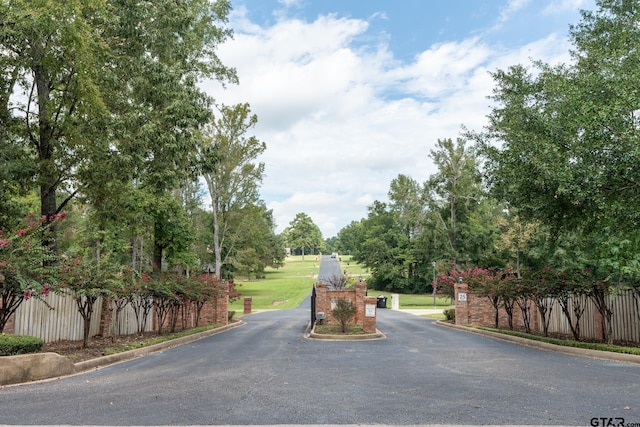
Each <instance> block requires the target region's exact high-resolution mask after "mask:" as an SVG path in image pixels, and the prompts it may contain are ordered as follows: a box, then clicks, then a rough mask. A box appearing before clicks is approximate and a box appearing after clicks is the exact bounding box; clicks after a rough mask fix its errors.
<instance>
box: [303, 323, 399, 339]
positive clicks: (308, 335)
mask: <svg viewBox="0 0 640 427" xmlns="http://www.w3.org/2000/svg"><path fill="white" fill-rule="evenodd" d="M314 330H315V326H314V327H313V328H312V327H311V322H309V323H307V329H305V331H304V335H303V336H304V338H306V339H313V340H325V341H373V340H383V339H387V336H386V335H385V334H383V333H382V332H381V331H380V329H378V328H376V332H375V333H371V334H362V335H334V334H317V333H315V332H314Z"/></svg>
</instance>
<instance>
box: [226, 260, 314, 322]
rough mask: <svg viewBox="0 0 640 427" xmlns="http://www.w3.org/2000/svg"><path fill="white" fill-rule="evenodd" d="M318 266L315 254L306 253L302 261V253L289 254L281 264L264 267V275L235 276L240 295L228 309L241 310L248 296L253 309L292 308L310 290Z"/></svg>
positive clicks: (306, 295)
mask: <svg viewBox="0 0 640 427" xmlns="http://www.w3.org/2000/svg"><path fill="white" fill-rule="evenodd" d="M319 267H320V261H319V260H316V255H306V256H305V257H304V261H302V257H301V256H289V257H287V259H286V261H285V265H284V267H282V268H279V269H274V268H269V269H267V270H266V271H265V278H264V279H257V280H255V279H254V280H241V279H240V280H239V279H236V284H238V285H240V286H239V287H238V288H237V289H238V291H240V299H239V300H237V301H234V302H233V303H232V304H230V305H229V310H235V311H238V312H240V313H242V311H243V309H244V298H245V297H251V308H252V310H270V309H285V308H295V307H297V306H299V305H300V303H301V302H302V301H303V300H304V299H305V298H306V297H308V296H309V295H310V294H311V290H312V288H313V284H314V283H315V282H316V277H317V275H318V268H319ZM240 313H239V314H240Z"/></svg>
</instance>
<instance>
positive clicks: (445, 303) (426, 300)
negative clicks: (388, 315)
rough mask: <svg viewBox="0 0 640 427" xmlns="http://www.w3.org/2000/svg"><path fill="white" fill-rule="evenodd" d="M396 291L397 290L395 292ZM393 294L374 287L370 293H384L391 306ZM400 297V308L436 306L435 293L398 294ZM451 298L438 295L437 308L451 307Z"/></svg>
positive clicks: (376, 294) (374, 294) (388, 304)
mask: <svg viewBox="0 0 640 427" xmlns="http://www.w3.org/2000/svg"><path fill="white" fill-rule="evenodd" d="M394 293H395V292H394ZM391 294H392V292H383V291H376V290H373V289H370V290H369V295H373V296H378V295H384V296H385V297H387V307H389V308H390V307H391ZM398 295H399V298H400V309H403V308H407V309H409V308H419V309H420V308H434V306H433V295H432V294H428V295H427V294H420V295H414V294H398ZM451 307H453V306H452V305H451V298H448V297H443V296H440V295H437V296H436V308H442V309H445V308H451Z"/></svg>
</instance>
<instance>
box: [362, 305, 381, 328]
mask: <svg viewBox="0 0 640 427" xmlns="http://www.w3.org/2000/svg"><path fill="white" fill-rule="evenodd" d="M377 302H378V298H376V297H369V296H368V297H365V298H364V304H365V305H373V306H374V307H376V305H377ZM374 313H376V315H377V314H378V312H377V309H375V311H374ZM365 314H366V312H365ZM362 329H363V330H364V331H365V332H369V333H373V332H375V331H376V317H375V316H374V317H366V315H365V317H364V318H363V322H362Z"/></svg>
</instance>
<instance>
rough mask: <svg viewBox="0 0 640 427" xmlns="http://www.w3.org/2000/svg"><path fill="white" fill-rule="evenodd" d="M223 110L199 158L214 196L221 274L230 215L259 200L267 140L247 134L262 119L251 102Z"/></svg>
mask: <svg viewBox="0 0 640 427" xmlns="http://www.w3.org/2000/svg"><path fill="white" fill-rule="evenodd" d="M219 111H220V115H219V117H218V118H217V120H215V122H214V123H213V124H212V125H211V126H210V127H209V128H208V134H207V135H206V137H205V138H203V141H202V145H201V146H200V147H199V161H200V165H201V170H202V175H203V176H204V179H205V181H206V183H207V187H208V188H209V195H210V197H211V209H212V212H213V242H212V243H213V248H212V249H213V251H214V255H215V273H216V275H217V276H218V277H221V276H220V275H221V273H222V265H223V264H224V262H225V257H224V256H223V255H224V254H223V252H222V248H223V246H224V245H225V244H226V243H227V242H226V240H227V239H229V238H230V237H231V236H230V233H231V232H232V230H231V229H230V225H231V218H230V217H231V215H234V214H238V213H239V212H240V211H241V210H242V209H244V208H247V207H249V206H252V205H255V204H257V202H258V200H259V194H258V188H259V185H260V184H261V182H262V176H263V174H264V163H257V162H256V159H257V158H258V156H260V155H261V154H262V153H263V152H264V150H265V149H266V144H265V143H264V142H262V141H259V140H258V139H257V138H256V137H255V136H248V135H247V133H248V132H249V131H250V130H251V129H252V128H253V127H254V126H255V125H256V123H257V121H258V117H257V116H256V115H255V114H251V110H250V108H249V104H237V105H235V106H231V107H228V106H222V107H220V109H219ZM228 243H232V242H228ZM229 247H230V248H232V246H231V245H230V246H229ZM230 253H231V251H228V252H227V254H226V255H227V256H228V255H229V254H230Z"/></svg>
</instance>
